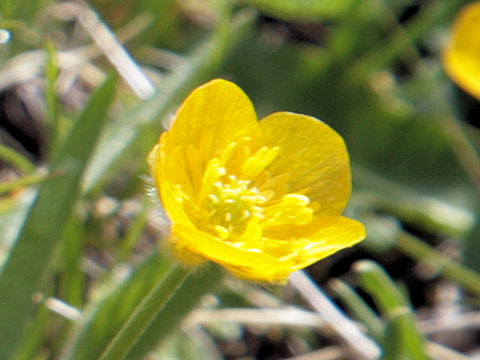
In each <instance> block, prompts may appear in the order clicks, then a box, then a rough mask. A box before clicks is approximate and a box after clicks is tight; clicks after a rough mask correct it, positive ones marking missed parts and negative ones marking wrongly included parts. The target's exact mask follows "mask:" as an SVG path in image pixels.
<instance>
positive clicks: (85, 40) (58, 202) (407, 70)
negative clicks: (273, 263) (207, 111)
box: [0, 0, 480, 360]
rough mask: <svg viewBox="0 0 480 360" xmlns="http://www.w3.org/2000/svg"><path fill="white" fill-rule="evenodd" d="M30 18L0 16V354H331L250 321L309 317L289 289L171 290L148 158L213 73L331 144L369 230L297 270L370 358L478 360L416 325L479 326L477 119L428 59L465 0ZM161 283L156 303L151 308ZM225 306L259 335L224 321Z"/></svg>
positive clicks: (36, 4)
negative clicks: (310, 124)
mask: <svg viewBox="0 0 480 360" xmlns="http://www.w3.org/2000/svg"><path fill="white" fill-rule="evenodd" d="M30 3H31V6H28V7H24V6H19V4H20V3H19V2H18V1H14V0H5V1H2V2H1V3H0V29H6V30H8V31H10V32H11V35H12V36H11V39H10V41H9V42H8V43H6V44H0V92H1V93H0V116H2V117H1V118H0V264H1V272H0V359H2V360H21V359H25V360H44V359H62V360H82V359H84V360H91V359H99V358H101V356H102V354H103V356H104V359H123V358H126V359H131V360H134V359H141V358H143V357H146V356H147V355H150V356H152V358H153V359H157V358H158V359H182V360H183V359H185V360H189V359H198V356H199V355H198V354H202V355H201V356H202V358H208V359H221V358H223V357H228V358H244V359H259V360H261V359H266V358H275V359H286V358H293V357H294V356H296V355H298V356H299V355H302V354H311V355H312V356H315V355H316V354H317V353H318V354H319V355H318V356H319V357H320V356H322V354H323V355H324V354H325V353H326V351H337V352H338V353H339V354H341V355H342V354H343V355H344V356H345V357H347V358H348V355H345V354H349V352H348V351H347V350H349V349H346V348H345V347H342V346H343V342H342V341H341V340H340V339H341V338H342V337H341V336H338V335H336V334H335V331H333V333H332V331H331V330H329V327H328V324H327V326H326V327H322V326H318V324H319V323H320V322H321V321H320V322H318V323H315V324H317V325H313V323H312V322H309V321H307V319H305V318H304V317H303V315H304V312H302V313H300V312H299V317H298V319H296V320H297V321H298V326H296V327H291V326H289V325H286V324H288V322H287V321H284V319H282V318H281V317H280V316H279V318H278V319H274V321H273V322H272V319H269V318H268V317H267V315H266V313H265V312H262V310H264V309H271V308H282V307H283V306H289V307H291V309H293V310H295V309H299V308H303V309H307V310H309V311H310V312H311V313H310V315H312V317H313V318H315V317H316V316H318V314H316V313H315V312H314V311H313V310H311V309H310V308H309V307H308V306H307V305H305V303H304V302H303V301H302V300H300V298H299V296H298V294H297V292H296V290H295V289H294V288H293V287H288V286H287V287H276V286H270V287H263V286H258V285H254V284H250V283H245V282H240V281H236V280H232V278H231V277H230V275H226V274H225V272H224V271H223V270H222V269H219V268H217V267H216V266H213V265H212V266H210V265H209V266H205V267H201V268H199V269H198V270H194V271H193V273H192V274H191V275H190V276H189V277H188V278H187V279H186V280H185V281H184V283H183V285H182V286H180V287H178V289H177V285H179V284H178V283H177V282H176V281H173V283H170V282H169V281H172V279H176V278H175V277H173V278H172V277H169V276H167V275H166V274H167V273H168V269H170V268H171V267H174V268H175V266H176V265H174V260H173V259H172V258H171V256H170V255H169V251H168V248H167V247H166V246H164V241H165V237H166V234H167V233H168V224H167V222H166V221H165V216H164V214H163V213H162V210H161V205H160V204H159V203H158V201H156V200H154V198H155V196H150V195H149V193H150V192H151V191H150V190H149V185H148V183H149V181H148V180H146V176H147V175H148V168H147V165H146V163H145V157H146V155H147V153H148V152H149V150H150V149H151V147H152V146H153V144H154V143H155V142H156V141H157V139H158V136H159V135H160V133H161V132H162V131H163V129H164V127H165V124H166V123H167V121H168V119H169V118H170V116H171V114H172V112H173V111H175V109H176V107H177V106H178V104H180V103H181V101H182V100H183V98H184V97H185V96H186V95H187V94H188V93H189V92H190V91H191V90H192V89H193V88H195V87H196V86H198V85H199V84H201V83H203V82H206V81H208V80H210V79H212V78H215V77H223V78H227V79H230V80H232V81H234V82H236V83H237V84H238V85H239V86H240V87H242V88H243V89H244V90H245V92H246V93H247V94H248V95H249V96H250V97H251V99H252V101H253V103H254V104H255V106H256V110H257V112H258V114H259V117H260V118H261V117H263V116H264V115H267V114H269V113H272V112H274V111H295V112H299V113H304V114H308V115H312V116H315V117H318V118H320V119H322V120H323V121H325V122H326V123H328V124H329V125H331V126H332V127H333V128H334V129H336V130H337V131H338V132H339V133H340V134H341V135H342V136H343V137H344V139H345V141H346V143H347V146H348V149H349V153H350V156H351V160H352V169H353V185H354V188H353V197H352V201H351V203H350V205H349V207H348V208H347V211H346V213H347V215H348V216H351V217H354V218H356V219H359V220H361V221H362V222H364V223H365V224H366V226H367V231H368V233H369V236H368V238H367V239H366V240H365V241H364V242H363V243H362V244H360V245H359V246H356V247H354V248H353V249H351V250H348V251H344V252H341V253H340V254H337V255H336V256H334V257H332V258H331V259H329V260H325V261H322V262H320V263H318V264H315V265H313V266H312V267H311V268H310V269H309V273H310V275H311V277H312V278H313V279H314V280H315V281H316V282H317V284H318V286H322V287H325V288H326V289H328V290H330V292H329V295H330V296H332V298H334V300H338V303H339V304H342V307H341V308H340V309H341V310H340V312H341V313H342V314H343V315H344V316H345V317H346V318H347V319H352V320H355V321H356V324H359V325H361V326H360V327H361V329H362V331H363V332H364V334H365V336H366V337H368V338H369V339H370V340H371V341H372V342H373V343H374V344H375V346H376V347H378V348H379V349H380V350H381V352H382V354H383V356H384V358H385V359H427V358H436V357H438V356H439V352H442V351H443V353H445V352H448V353H450V354H455V355H458V356H460V355H469V354H470V353H472V352H474V351H478V347H479V345H478V344H477V343H475V342H474V341H473V340H469V339H474V336H473V335H474V334H475V333H474V332H473V331H472V330H471V328H469V327H468V326H467V325H465V326H464V327H460V328H456V330H455V331H457V333H458V334H459V338H461V339H464V340H463V343H461V344H459V343H455V342H453V341H450V340H451V339H448V337H443V338H442V337H441V336H437V337H434V336H431V334H432V333H433V332H437V333H439V334H440V335H441V334H442V332H443V331H447V330H448V328H447V329H446V330H445V329H442V328H441V327H440V326H439V327H438V329H435V330H429V331H426V330H425V328H426V327H425V326H424V323H425V322H426V321H427V320H428V321H431V322H435V321H439V323H440V322H441V320H444V318H442V316H443V312H442V311H443V309H444V307H442V306H447V305H448V306H451V308H455V309H460V310H461V311H458V312H456V313H454V314H452V315H450V316H452V317H453V318H452V323H454V322H455V321H454V320H458V321H460V322H461V321H464V322H465V324H467V323H468V321H467V320H469V319H463V318H462V316H463V315H462V314H463V313H473V312H476V311H478V295H479V294H480V274H479V271H480V267H479V264H480V247H479V246H478V236H477V235H478V226H477V225H476V224H477V222H478V215H477V214H478V209H479V208H480V207H479V197H478V191H479V189H480V187H479V184H480V178H479V173H480V170H479V169H480V160H479V159H480V157H479V156H478V150H479V146H480V135H479V134H480V133H479V132H478V129H477V128H476V127H474V126H472V123H474V122H475V121H477V119H478V114H479V111H480V103H479V102H478V101H477V100H475V99H473V98H471V97H470V96H469V95H468V94H465V93H463V92H462V91H461V90H460V89H458V88H457V87H456V86H455V85H454V84H453V83H452V81H451V80H450V79H449V78H448V77H447V76H446V74H445V72H444V70H443V68H442V63H441V54H442V47H443V45H444V43H445V41H446V39H447V36H448V31H449V28H450V25H451V23H452V21H453V18H454V16H455V13H456V12H457V11H458V10H459V9H460V8H461V7H462V6H463V5H465V4H467V3H469V1H464V0H455V1H453V0H452V1H441V0H432V1H419V2H415V4H416V3H418V4H420V6H419V7H416V5H415V4H414V2H412V1H406V0H393V1H389V2H384V1H380V0H366V1H355V0H341V1H340V0H338V1H331V0H325V1H307V0H289V1H283V0H282V1H280V0H279V1H261V0H248V1H240V0H230V1H227V0H206V1H201V0H190V1H185V0H142V1H133V0H131V1H119V0H107V1H96V0H94V1H91V2H89V4H90V6H91V8H90V10H93V11H94V12H96V13H97V14H98V22H97V23H89V22H88V21H87V20H88V19H86V18H84V17H85V16H86V15H85V14H88V12H87V10H86V9H85V8H82V6H84V5H82V4H83V3H73V4H75V6H73V5H72V4H69V3H57V2H53V1H48V0H42V1H40V0H33V1H31V2H30ZM30 3H29V4H30ZM70 5H72V6H70ZM90 10H89V11H90ZM90 14H91V13H90ZM82 16H84V17H82ZM79 18H80V19H81V21H79ZM88 24H89V25H88ZM108 29H110V30H111V35H113V37H112V38H111V39H110V40H108V39H109V38H108V35H107V38H104V36H105V34H108ZM105 39H107V40H105ZM112 39H113V43H112V42H108V41H112ZM95 44H97V45H95ZM98 44H100V46H98ZM119 44H123V45H124V49H125V50H126V52H123V55H120V60H119V61H118V62H115V61H113V62H112V60H111V57H110V58H109V56H110V55H111V54H113V52H112V51H111V49H112V46H117V50H118V49H119V48H118V46H119ZM107 53H108V56H107ZM119 53H120V54H122V51H121V49H120V51H117V52H116V54H119ZM128 54H129V55H128ZM122 56H124V57H123V58H122ZM125 56H126V57H125ZM122 59H123V60H122ZM117 60H118V59H117ZM128 66H133V67H134V71H136V74H137V75H138V74H142V73H143V74H147V75H148V78H149V80H146V78H144V77H143V76H144V75H139V76H133V77H129V75H128V74H129V72H128V71H127V70H128V69H127V68H128ZM130 70H131V69H130ZM139 70H140V71H141V72H140V73H139V72H138V71H139ZM134 74H135V72H134ZM142 81H146V82H142ZM149 81H151V84H150V85H149V86H152V88H154V89H155V91H154V92H153V93H152V94H150V93H149V92H148V91H147V92H143V93H142V92H138V91H137V93H139V94H140V96H138V95H137V94H136V92H135V91H134V89H133V88H135V86H133V87H132V84H133V85H135V84H136V85H139V86H141V85H142V84H143V85H145V84H149ZM147 88H148V86H147ZM474 125H475V124H474ZM476 125H479V124H476ZM13 128H16V129H17V130H18V129H19V131H17V130H12V129H13ZM19 134H21V135H19ZM22 134H23V135H22ZM182 271H183V270H182ZM182 271H181V274H180V275H184V274H183V272H182ZM177 275H179V274H177ZM180 277H182V278H183V276H180ZM176 280H178V279H176ZM162 284H164V285H165V284H167V285H168V287H167V288H168V289H169V290H168V291H166V292H164V291H157V295H158V293H161V296H159V298H162V297H163V298H162V299H161V300H162V301H165V303H163V302H162V303H160V302H159V303H158V304H153V305H152V302H151V300H152V294H155V293H156V292H155V291H156V290H155V289H157V290H158V289H161V286H162ZM165 286H166V285H165ZM152 289H153V290H152ZM148 294H150V297H149V295H148ZM452 294H455V296H453V297H452ZM312 296H313V295H312ZM449 296H450V297H449ZM169 297H171V299H170V301H167V300H168V298H169ZM442 299H443V300H445V299H449V302H448V303H447V304H445V303H442V301H443V300H442ZM142 304H150V305H152V306H148V307H147V308H145V307H144V305H142ZM155 305H156V306H155ZM160 305H162V306H160ZM163 305H165V306H164V307H163ZM238 308H250V309H252V310H254V311H256V312H257V314H258V316H256V321H257V322H259V323H262V319H265V324H264V326H260V327H258V323H257V324H256V325H255V326H252V325H251V323H249V321H250V319H240V320H241V321H239V319H238V317H237V318H236V317H235V311H236V309H238ZM205 310H209V311H215V310H229V311H231V314H232V318H235V319H236V320H235V321H227V320H225V321H222V320H216V321H215V322H213V321H208V319H205V317H204V314H205ZM139 313H140V314H143V315H142V316H140V318H139V317H138V314H139ZM147 313H148V314H147ZM421 315H422V316H423V317H422V316H421ZM202 316H203V317H202ZM317 320H318V319H317ZM327 321H328V319H327ZM125 324H127V325H125ZM128 324H130V325H128ZM131 324H138V326H135V329H132V327H131ZM267 324H268V325H267ZM352 324H353V323H352ZM477 327H478V324H477ZM460 335H461V336H460ZM354 340H355V339H354ZM348 343H349V345H348V346H353V347H355V345H354V344H355V341H351V342H348ZM350 343H351V344H350ZM109 344H110V345H109ZM352 344H353V345H352ZM348 346H347V347H348ZM350 350H352V349H350ZM353 350H355V349H353ZM322 352H323V353H322ZM353 353H355V351H353ZM120 354H121V355H120ZM268 356H270V357H268ZM452 358H453V357H452Z"/></svg>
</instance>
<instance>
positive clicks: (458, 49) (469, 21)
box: [443, 1, 480, 100]
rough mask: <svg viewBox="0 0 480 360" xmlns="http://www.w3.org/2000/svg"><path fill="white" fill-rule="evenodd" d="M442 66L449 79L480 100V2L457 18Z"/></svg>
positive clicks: (465, 8) (466, 9) (469, 6)
mask: <svg viewBox="0 0 480 360" xmlns="http://www.w3.org/2000/svg"><path fill="white" fill-rule="evenodd" d="M443 63H444V66H445V70H446V71H447V73H448V75H449V76H450V77H451V78H452V79H453V80H454V81H455V82H456V83H457V84H458V85H459V86H460V87H461V88H462V89H464V90H465V91H467V92H468V93H470V94H471V95H473V96H475V97H476V98H477V99H479V100H480V2H478V1H477V2H474V3H471V4H469V5H467V6H465V7H464V8H463V9H462V10H461V11H460V13H459V14H458V15H457V18H456V20H455V23H454V25H453V30H452V34H451V39H450V42H449V43H448V45H447V47H446V49H445V53H444V57H443Z"/></svg>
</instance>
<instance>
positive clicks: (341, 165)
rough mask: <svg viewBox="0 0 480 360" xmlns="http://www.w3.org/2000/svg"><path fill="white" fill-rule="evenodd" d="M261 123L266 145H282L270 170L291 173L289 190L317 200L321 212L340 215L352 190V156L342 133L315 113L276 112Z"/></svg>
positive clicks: (318, 212) (313, 200) (318, 210)
mask: <svg viewBox="0 0 480 360" xmlns="http://www.w3.org/2000/svg"><path fill="white" fill-rule="evenodd" d="M259 124H260V128H261V129H262V131H263V136H264V138H265V140H264V141H265V145H266V146H268V147H278V148H279V149H280V151H279V153H278V155H277V157H276V158H275V160H274V161H273V162H272V163H271V164H270V166H268V167H267V171H270V172H271V173H272V175H273V176H275V175H280V174H290V175H291V176H290V177H289V178H288V185H289V192H291V193H302V194H305V195H307V196H308V197H309V198H310V200H312V202H316V203H317V204H315V205H316V207H318V209H316V214H317V215H325V216H328V215H339V214H340V213H341V212H342V211H343V209H344V208H345V206H346V204H347V202H348V200H349V198H350V191H351V178H350V163H349V157H348V153H347V150H346V147H345V143H344V141H343V139H342V138H341V137H340V135H338V134H337V133H336V132H335V131H334V130H333V129H332V128H330V127H329V126H328V125H326V124H325V123H323V122H321V121H319V120H317V119H315V118H313V117H310V116H305V115H300V114H294V113H288V112H279V113H274V114H272V115H270V116H267V117H266V118H264V119H263V120H261V121H260V123H259Z"/></svg>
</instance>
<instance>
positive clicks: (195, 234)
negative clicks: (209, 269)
mask: <svg viewBox="0 0 480 360" xmlns="http://www.w3.org/2000/svg"><path fill="white" fill-rule="evenodd" d="M172 233H173V234H174V236H175V238H176V239H177V242H178V244H176V245H175V244H174V246H182V247H183V248H185V249H188V250H189V251H190V252H192V253H195V254H198V255H201V256H203V257H205V258H207V259H209V260H212V261H214V262H216V263H218V264H221V265H223V266H226V267H227V268H228V269H229V270H231V269H233V268H235V269H237V270H236V271H237V272H240V273H241V272H242V269H243V268H245V269H246V270H245V271H246V275H248V274H249V271H251V272H254V273H256V276H257V279H262V280H263V281H268V279H266V278H265V274H269V273H271V271H272V269H277V268H278V267H279V266H284V265H283V264H281V263H280V262H279V261H277V260H276V259H274V258H272V257H271V256H269V255H268V254H266V253H264V252H262V251H261V250H260V249H244V248H240V247H235V246H234V245H233V244H232V243H228V242H225V241H222V240H220V239H219V238H217V237H215V236H213V235H210V234H207V233H204V232H201V231H198V230H197V229H194V228H190V227H186V226H180V225H174V226H173V229H172ZM285 264H286V265H287V266H292V265H293V263H292V262H289V263H287V262H285ZM242 277H243V278H245V276H242Z"/></svg>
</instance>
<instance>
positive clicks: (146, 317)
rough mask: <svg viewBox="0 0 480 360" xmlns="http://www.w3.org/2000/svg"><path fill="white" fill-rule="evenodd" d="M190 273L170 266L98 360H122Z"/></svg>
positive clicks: (187, 270)
mask: <svg viewBox="0 0 480 360" xmlns="http://www.w3.org/2000/svg"><path fill="white" fill-rule="evenodd" d="M190 272H191V270H190V269H187V268H184V267H182V266H180V265H172V267H171V268H170V270H169V271H168V273H167V274H166V275H165V278H164V279H163V280H162V281H161V282H159V283H158V284H157V285H155V286H154V287H153V288H152V290H151V291H150V292H149V293H148V294H147V295H146V296H145V298H144V299H143V300H142V301H141V302H140V304H139V305H138V306H137V308H136V309H135V310H134V311H133V313H132V315H131V316H130V317H129V318H128V319H127V321H126V322H125V324H124V325H123V326H122V328H121V329H120V330H119V332H118V333H117V335H115V337H114V338H113V339H112V341H111V342H110V344H109V345H108V346H107V348H106V349H105V351H104V352H103V354H102V355H101V356H100V358H99V360H122V359H124V358H125V357H126V356H127V355H128V353H129V352H130V350H131V349H132V348H133V346H134V345H135V344H136V343H137V341H138V339H139V338H140V336H141V335H142V334H143V333H144V332H145V330H146V329H147V327H148V326H149V325H150V323H151V322H152V321H153V320H154V319H155V317H156V315H157V314H158V313H159V312H160V311H161V310H162V309H163V307H164V306H165V305H166V304H167V302H168V300H170V298H171V297H172V296H173V295H174V294H175V292H176V290H177V289H178V288H179V287H180V285H181V284H182V283H183V281H184V280H185V279H186V278H187V277H188V275H189V274H190Z"/></svg>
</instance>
